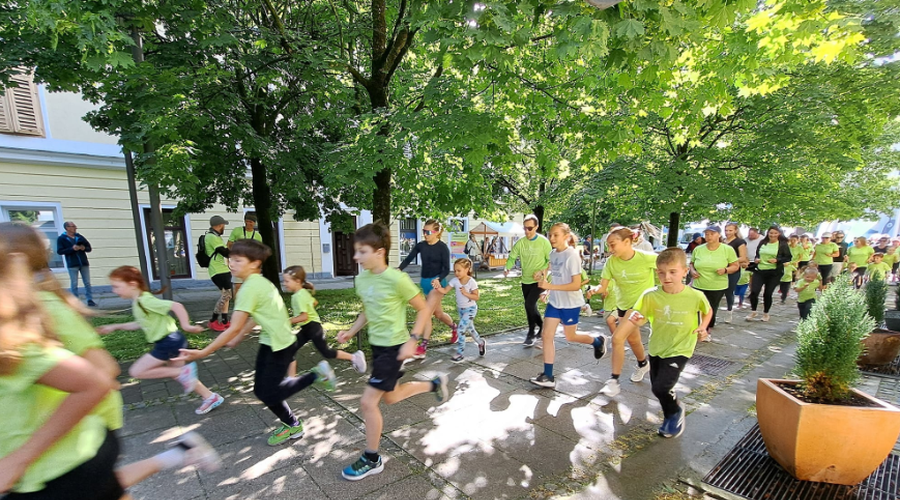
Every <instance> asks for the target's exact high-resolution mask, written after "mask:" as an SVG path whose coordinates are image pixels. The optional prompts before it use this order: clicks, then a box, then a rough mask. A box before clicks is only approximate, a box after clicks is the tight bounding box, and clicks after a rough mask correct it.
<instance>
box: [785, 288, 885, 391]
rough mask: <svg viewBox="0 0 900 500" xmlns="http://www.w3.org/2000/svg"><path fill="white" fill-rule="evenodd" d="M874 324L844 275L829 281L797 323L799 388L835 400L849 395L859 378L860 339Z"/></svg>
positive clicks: (796, 356)
mask: <svg viewBox="0 0 900 500" xmlns="http://www.w3.org/2000/svg"><path fill="white" fill-rule="evenodd" d="M874 328H875V321H874V320H873V319H872V318H871V317H870V316H869V315H868V313H867V312H866V302H865V298H864V297H863V296H862V294H860V293H858V292H857V291H856V290H855V289H854V287H853V286H852V284H851V283H850V280H849V278H848V277H847V276H842V277H839V278H838V279H837V281H835V282H834V283H833V284H832V285H830V286H829V287H828V288H827V289H826V290H825V292H824V293H823V294H822V295H821V297H820V298H819V299H818V300H817V301H816V304H815V305H814V306H813V309H812V312H811V313H810V316H809V317H808V318H807V319H806V320H804V321H801V322H800V324H799V325H798V326H797V352H796V354H795V355H794V359H795V361H796V367H795V370H794V371H795V372H796V373H797V374H798V375H799V376H800V379H801V389H802V390H803V391H804V393H805V394H806V395H807V396H808V397H810V398H812V399H816V400H821V401H828V402H836V401H840V400H842V399H845V398H847V397H849V395H850V389H851V387H852V386H853V384H854V383H855V382H856V380H857V379H858V378H859V368H858V367H857V366H856V360H857V358H859V356H860V354H862V350H863V347H862V344H861V341H862V339H864V338H865V337H866V336H867V335H868V334H869V333H870V332H871V331H872V329H874Z"/></svg>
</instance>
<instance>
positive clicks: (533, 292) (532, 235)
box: [503, 214, 553, 347]
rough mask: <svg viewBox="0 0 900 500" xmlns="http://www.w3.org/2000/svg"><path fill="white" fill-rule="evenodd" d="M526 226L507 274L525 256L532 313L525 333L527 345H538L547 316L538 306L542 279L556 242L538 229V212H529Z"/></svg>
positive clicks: (528, 310) (527, 303)
mask: <svg viewBox="0 0 900 500" xmlns="http://www.w3.org/2000/svg"><path fill="white" fill-rule="evenodd" d="M522 226H523V227H524V228H525V237H524V238H519V240H518V241H516V242H515V243H514V244H513V247H512V250H511V251H510V252H509V258H508V259H506V268H505V269H504V270H503V276H509V270H510V269H512V267H513V266H514V265H515V264H516V259H521V260H522V296H523V297H524V298H525V316H527V317H528V333H527V334H526V335H525V342H523V345H524V346H525V347H531V346H533V345H534V339H535V337H537V336H539V335H540V334H541V330H542V329H543V327H544V320H543V319H542V318H541V313H540V312H539V311H538V307H537V303H538V299H539V298H540V296H541V289H540V288H539V287H538V281H539V280H540V279H541V277H542V276H543V272H544V271H545V270H546V269H547V268H548V267H549V266H550V252H551V251H552V250H553V246H552V245H550V240H548V239H547V238H545V237H544V236H543V235H542V234H540V233H538V229H539V228H538V218H537V216H536V215H534V214H528V215H526V216H525V220H524V221H523V223H522Z"/></svg>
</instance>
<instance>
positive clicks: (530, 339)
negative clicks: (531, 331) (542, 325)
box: [522, 335, 534, 347]
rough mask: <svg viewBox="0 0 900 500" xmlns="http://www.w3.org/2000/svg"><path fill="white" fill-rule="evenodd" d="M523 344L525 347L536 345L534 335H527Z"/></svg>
mask: <svg viewBox="0 0 900 500" xmlns="http://www.w3.org/2000/svg"><path fill="white" fill-rule="evenodd" d="M522 345H523V346H525V347H534V335H529V336H527V337H525V342H522Z"/></svg>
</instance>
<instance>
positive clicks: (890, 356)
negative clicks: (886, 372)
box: [858, 279, 900, 366]
mask: <svg viewBox="0 0 900 500" xmlns="http://www.w3.org/2000/svg"><path fill="white" fill-rule="evenodd" d="M887 293H888V285H887V282H886V281H884V280H878V279H873V280H871V281H869V283H868V284H866V310H867V312H868V314H869V316H870V317H871V318H872V319H873V320H874V321H875V327H876V328H875V329H873V330H872V333H871V334H869V336H868V337H866V338H865V339H864V340H863V355H862V356H860V357H859V361H858V363H859V364H860V365H861V366H864V365H869V366H881V365H887V364H890V363H891V362H892V361H894V359H896V358H897V355H898V354H900V333H898V332H896V331H891V330H890V329H888V330H885V329H884V328H881V327H882V326H884V314H885V313H884V308H885V307H884V303H885V301H886V300H887Z"/></svg>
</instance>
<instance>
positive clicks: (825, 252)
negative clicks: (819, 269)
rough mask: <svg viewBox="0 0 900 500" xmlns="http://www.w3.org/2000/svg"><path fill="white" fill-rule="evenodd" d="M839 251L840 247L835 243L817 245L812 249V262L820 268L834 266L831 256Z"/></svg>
mask: <svg viewBox="0 0 900 500" xmlns="http://www.w3.org/2000/svg"><path fill="white" fill-rule="evenodd" d="M870 248H871V247H870ZM840 249H841V247H839V246H837V243H835V242H833V241H829V242H828V243H819V244H818V245H816V247H815V248H814V249H813V252H814V254H813V260H815V261H816V264H819V265H820V266H830V265H832V264H834V257H832V256H831V254H833V253H834V252H837V251H839V250H840Z"/></svg>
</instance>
